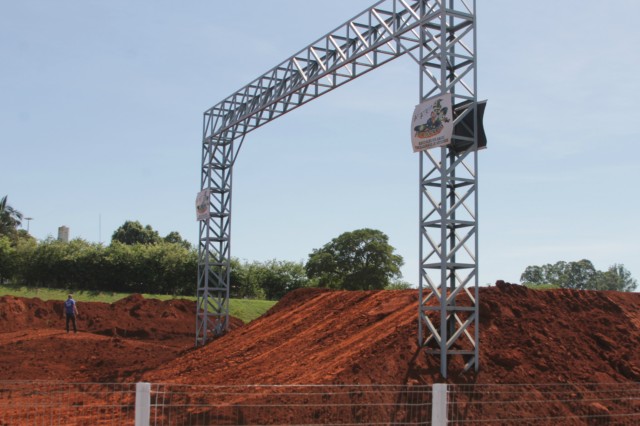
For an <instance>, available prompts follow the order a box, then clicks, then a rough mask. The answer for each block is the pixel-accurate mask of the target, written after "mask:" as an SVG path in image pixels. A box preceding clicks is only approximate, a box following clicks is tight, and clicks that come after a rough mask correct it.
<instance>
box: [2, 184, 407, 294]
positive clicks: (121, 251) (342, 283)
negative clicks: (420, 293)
mask: <svg viewBox="0 0 640 426" xmlns="http://www.w3.org/2000/svg"><path fill="white" fill-rule="evenodd" d="M0 208H1V209H2V210H0V221H1V226H2V227H1V228H0V283H11V284H14V285H20V286H27V287H49V288H60V289H69V290H88V291H109V292H126V293H160V294H174V295H193V294H195V290H196V285H197V276H198V253H197V250H196V249H195V248H194V247H192V246H191V244H190V243H189V242H188V241H186V240H184V239H183V238H182V237H181V236H180V234H179V233H177V232H171V233H169V234H167V235H166V236H164V237H163V236H161V235H160V234H159V233H158V232H157V231H156V230H154V229H153V228H152V227H151V226H150V225H146V226H143V225H142V224H141V223H140V222H138V221H127V222H125V223H124V224H123V225H122V226H120V227H119V228H118V229H116V230H115V232H114V233H113V235H112V237H111V242H110V243H109V244H108V245H103V244H100V243H91V242H88V241H85V240H82V239H78V238H76V239H73V240H71V241H70V242H62V241H57V240H55V239H53V238H48V239H46V240H43V241H37V240H36V239H34V238H33V237H32V236H31V235H29V234H28V233H27V232H26V231H24V230H18V227H19V226H20V223H21V220H22V214H21V213H20V212H18V211H17V210H15V209H13V208H11V207H10V206H9V205H8V204H7V200H6V197H4V198H3V199H2V203H1V204H0ZM394 251H395V249H394V248H393V247H392V246H391V245H390V244H389V241H388V237H387V235H385V234H384V233H383V232H381V231H378V230H374V229H359V230H356V231H353V232H345V233H343V234H341V235H340V236H338V237H337V238H334V239H333V240H331V241H330V242H329V243H327V244H325V245H324V246H323V247H321V248H319V249H315V250H313V252H312V253H311V254H309V259H308V261H307V262H306V263H303V262H302V261H300V262H292V261H280V260H275V259H274V260H268V261H265V262H258V261H253V262H247V261H241V260H239V259H236V258H233V259H231V280H230V296H231V297H234V298H236V297H237V298H256V299H269V300H277V299H279V298H281V297H282V296H283V295H284V294H286V293H287V292H289V291H291V290H294V289H296V288H301V287H318V286H320V287H328V288H335V289H349V290H375V289H384V288H409V287H410V285H409V284H408V283H405V282H403V281H401V280H400V278H401V277H402V275H401V273H400V267H401V266H402V264H403V259H402V257H401V256H399V255H397V254H395V253H394Z"/></svg>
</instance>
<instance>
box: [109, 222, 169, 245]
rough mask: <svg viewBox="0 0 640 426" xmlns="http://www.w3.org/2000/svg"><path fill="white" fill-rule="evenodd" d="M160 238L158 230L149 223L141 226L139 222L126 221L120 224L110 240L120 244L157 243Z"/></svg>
mask: <svg viewBox="0 0 640 426" xmlns="http://www.w3.org/2000/svg"><path fill="white" fill-rule="evenodd" d="M161 240H162V238H160V234H158V231H156V230H154V229H153V228H152V227H151V225H147V226H142V224H141V223H140V222H138V221H137V220H136V221H130V220H128V221H126V222H125V223H124V224H123V225H122V226H120V227H119V228H118V229H116V230H115V232H114V233H113V236H112V237H111V241H112V242H113V241H117V242H120V243H122V244H128V245H132V244H157V243H159V242H160V241H161Z"/></svg>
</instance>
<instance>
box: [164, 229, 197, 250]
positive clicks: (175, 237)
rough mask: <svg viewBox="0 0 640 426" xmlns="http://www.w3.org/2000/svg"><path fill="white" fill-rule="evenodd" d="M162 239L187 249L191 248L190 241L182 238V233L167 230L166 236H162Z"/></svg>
mask: <svg viewBox="0 0 640 426" xmlns="http://www.w3.org/2000/svg"><path fill="white" fill-rule="evenodd" d="M163 240H164V241H165V242H167V243H172V244H179V245H181V246H182V247H184V248H186V249H187V250H191V249H192V248H193V247H192V246H191V243H190V242H189V241H187V240H185V239H183V238H182V235H180V233H178V232H177V231H172V232H169V233H168V234H167V236H166V237H164V238H163Z"/></svg>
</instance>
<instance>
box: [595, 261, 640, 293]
mask: <svg viewBox="0 0 640 426" xmlns="http://www.w3.org/2000/svg"><path fill="white" fill-rule="evenodd" d="M637 286H638V282H637V281H636V280H635V279H634V278H633V277H632V276H631V272H629V271H628V270H627V269H626V268H625V267H624V265H620V264H614V265H612V266H610V267H609V269H608V270H607V271H605V272H598V274H597V275H596V276H595V277H594V285H593V287H594V290H617V291H633V290H635V289H636V287H637Z"/></svg>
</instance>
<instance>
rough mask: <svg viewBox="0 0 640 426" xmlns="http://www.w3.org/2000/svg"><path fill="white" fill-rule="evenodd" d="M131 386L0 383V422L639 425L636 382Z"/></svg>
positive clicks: (639, 397)
mask: <svg viewBox="0 0 640 426" xmlns="http://www.w3.org/2000/svg"><path fill="white" fill-rule="evenodd" d="M139 385H141V384H135V383H126V384H97V383H73V384H66V383H60V382H3V381H0V426H9V425H11V426H13V425H43V426H45V425H92V426H93V425H97V426H101V425H117V426H126V425H131V426H138V425H145V426H147V425H153V426H174V425H176V426H177V425H180V426H182V425H194V426H196V425H197V426H200V425H276V424H278V425H292V424H295V425H305V426H312V425H328V424H332V425H398V426H402V425H430V424H438V425H440V424H442V425H444V424H451V425H458V424H467V423H468V424H490V425H510V424H514V425H640V383H626V384H550V385H528V384H523V385H448V386H446V385H436V386H440V387H439V388H438V389H444V390H445V392H444V393H439V394H438V392H440V391H439V390H438V392H435V390H436V388H435V387H432V386H431V385H415V386H408V385H407V386H405V385H374V384H372V385H282V386H273V385H252V386H199V385H177V384H147V383H145V384H144V385H145V386H146V387H145V388H144V389H146V392H147V393H146V396H145V397H144V398H140V389H141V387H140V386H139ZM442 386H444V387H442ZM136 392H138V393H136ZM442 395H445V397H444V398H441V396H442ZM141 401H142V402H143V408H144V411H145V415H144V416H140V415H139V414H140V411H141V410H140V407H141V405H140V402H141ZM438 401H440V402H438ZM441 403H442V404H441ZM440 404H441V405H440ZM136 411H137V412H136ZM440 414H442V415H440ZM432 419H444V420H440V423H432Z"/></svg>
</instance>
